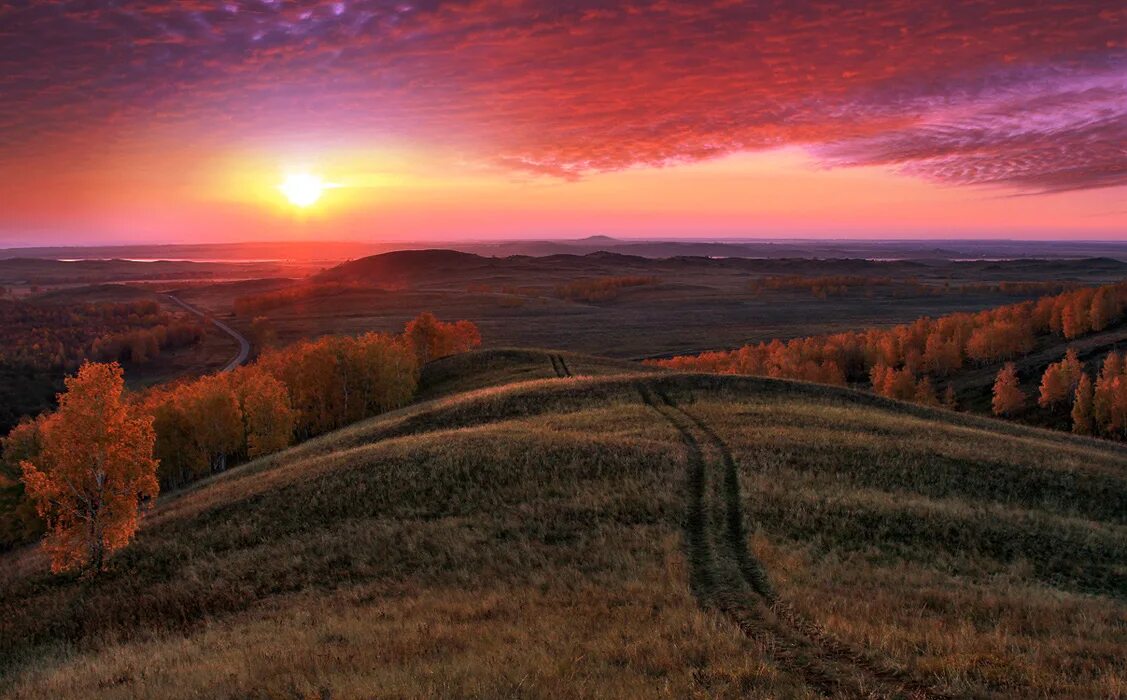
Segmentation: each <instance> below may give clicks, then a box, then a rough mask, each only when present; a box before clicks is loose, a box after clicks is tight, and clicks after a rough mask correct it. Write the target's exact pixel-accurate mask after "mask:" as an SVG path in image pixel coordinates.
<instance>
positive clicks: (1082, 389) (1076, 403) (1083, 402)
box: [1072, 372, 1093, 435]
mask: <svg viewBox="0 0 1127 700" xmlns="http://www.w3.org/2000/svg"><path fill="white" fill-rule="evenodd" d="M1092 399H1093V397H1092V380H1091V379H1090V378H1089V377H1088V373H1087V372H1082V373H1081V374H1080V381H1079V382H1077V383H1076V396H1075V397H1074V398H1073V400H1072V432H1074V433H1076V434H1077V435H1091V434H1092Z"/></svg>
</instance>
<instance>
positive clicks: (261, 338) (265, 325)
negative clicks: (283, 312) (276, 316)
mask: <svg viewBox="0 0 1127 700" xmlns="http://www.w3.org/2000/svg"><path fill="white" fill-rule="evenodd" d="M250 337H251V338H252V339H253V340H254V345H255V347H256V348H258V349H259V352H261V351H262V349H264V348H272V347H274V346H275V345H277V344H278V331H277V330H275V328H274V324H273V323H271V322H270V319H268V318H266V317H265V316H255V317H254V320H253V321H251V322H250Z"/></svg>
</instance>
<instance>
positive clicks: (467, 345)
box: [403, 311, 481, 365]
mask: <svg viewBox="0 0 1127 700" xmlns="http://www.w3.org/2000/svg"><path fill="white" fill-rule="evenodd" d="M403 336H404V338H406V340H407V344H408V345H410V346H411V348H412V349H414V351H415V356H416V357H417V358H418V360H419V365H424V364H426V363H427V362H430V361H431V360H436V359H438V358H440V357H445V356H447V355H453V354H455V353H459V352H465V351H467V350H471V349H473V348H476V347H477V346H479V345H481V333H480V332H479V331H478V329H477V326H476V325H475V324H474V323H473V322H471V321H458V322H457V323H444V322H442V321H439V320H438V318H436V317H435V315H434V314H432V313H431V312H429V311H424V312H423V313H421V314H419V315H418V316H416V317H415V318H413V319H412V320H410V321H408V322H407V326H406V328H404V330H403Z"/></svg>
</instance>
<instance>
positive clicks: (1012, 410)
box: [992, 348, 1127, 440]
mask: <svg viewBox="0 0 1127 700" xmlns="http://www.w3.org/2000/svg"><path fill="white" fill-rule="evenodd" d="M1099 367H1100V370H1099V372H1098V373H1097V374H1096V379H1095V381H1094V382H1093V381H1092V377H1091V375H1090V374H1089V373H1088V372H1087V371H1085V368H1084V364H1083V363H1082V362H1081V361H1080V357H1079V355H1078V354H1077V352H1076V350H1074V349H1072V348H1069V349H1068V351H1067V352H1066V353H1065V356H1064V358H1063V359H1061V360H1060V361H1058V362H1054V363H1052V364H1050V365H1049V366H1048V367H1046V368H1045V371H1044V373H1043V374H1042V375H1041V383H1040V386H1039V387H1038V392H1037V401H1036V403H1037V406H1038V407H1040V408H1042V409H1044V410H1047V411H1050V412H1051V413H1054V414H1060V413H1065V414H1066V415H1067V416H1068V417H1069V419H1070V421H1071V424H1072V432H1074V433H1076V434H1078V435H1100V436H1103V437H1108V438H1112V439H1117V440H1124V439H1127V362H1125V361H1124V357H1123V356H1122V355H1121V354H1119V353H1118V352H1115V351H1112V352H1109V353H1108V354H1107V355H1106V356H1105V357H1104V359H1103V362H1102V363H1099ZM1030 398H1031V397H1029V396H1026V394H1025V392H1024V391H1022V389H1021V382H1020V379H1019V377H1018V375H1017V369H1016V367H1014V365H1013V363H1012V362H1008V363H1006V364H1005V366H1003V367H1002V369H1001V370H1000V371H999V372H998V375H997V377H995V379H994V387H993V398H992V408H993V411H994V413H995V415H1003V416H1013V415H1017V414H1019V413H1021V412H1022V411H1024V410H1026V409H1028V408H1029V403H1030Z"/></svg>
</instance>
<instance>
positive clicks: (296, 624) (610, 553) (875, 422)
mask: <svg viewBox="0 0 1127 700" xmlns="http://www.w3.org/2000/svg"><path fill="white" fill-rule="evenodd" d="M446 259H447V260H450V261H453V260H456V259H454V258H446ZM630 369H631V366H630V365H629V364H626V363H621V362H616V361H609V360H602V359H599V358H591V357H587V356H583V355H576V354H571V353H557V352H553V351H547V350H520V349H509V350H503V351H495V352H493V351H482V352H477V353H472V354H467V355H465V356H459V357H451V358H447V359H445V360H441V361H439V362H436V363H433V364H432V365H428V366H427V367H426V368H425V370H424V385H425V387H426V389H425V391H427V392H429V393H428V394H427V396H429V397H430V400H424V401H421V402H420V403H417V404H415V405H413V406H409V407H407V408H405V409H403V410H400V411H396V412H393V413H388V414H385V415H383V416H380V417H377V418H375V419H372V420H368V421H364V422H361V423H358V424H356V425H353V426H351V427H349V428H346V429H344V430H341V431H338V432H335V433H331V434H328V435H325V436H323V437H320V438H317V439H315V440H311V441H309V442H306V443H303V444H301V445H297V446H295V447H293V448H291V449H289V450H287V451H284V452H281V453H278V454H276V455H272V456H270V457H268V458H264V459H260V460H257V461H254V462H251V463H249V464H246V465H245V466H242V467H240V468H237V469H234V470H231V471H229V472H226V473H224V474H221V475H218V476H216V477H213V478H211V479H210V480H206V481H204V482H200V483H198V484H197V485H196V486H194V487H192V488H190V489H188V490H185V491H182V492H179V493H173V494H169V495H166V496H163V497H162V498H161V499H160V500H159V501H158V502H157V504H156V507H155V508H154V510H153V511H152V513H151V514H150V515H149V516H148V517H147V519H146V520H145V521H144V524H143V528H142V530H141V532H140V534H139V536H138V538H137V539H136V541H135V542H133V543H132V544H131V545H130V546H129V547H127V548H126V549H125V550H123V551H122V552H120V553H119V554H118V555H116V556H114V557H113V559H112V560H111V562H110V568H109V570H108V571H107V572H106V573H105V574H104V575H102V576H100V577H98V578H96V579H94V580H90V581H84V580H72V579H68V578H58V577H51V576H49V575H47V574H45V573H43V569H44V568H45V563H44V561H43V559H42V557H41V556H40V555H38V554H37V553H35V552H34V551H30V550H26V551H23V552H17V553H14V554H9V555H6V556H5V557H4V558H2V559H0V694H3V695H5V696H6V697H17V698H46V697H51V698H60V699H63V700H65V699H67V698H86V697H138V696H140V697H165V698H188V697H241V696H248V695H250V696H255V697H332V698H338V697H340V698H346V697H348V698H351V697H411V698H419V697H434V698H438V697H451V696H456V697H515V696H520V697H559V696H584V697H589V696H599V697H608V698H633V697H677V698H680V697H754V698H777V697H795V698H812V697H906V698H907V697H914V698H944V697H988V696H999V697H1002V696H1004V697H1061V698H1064V697H1069V698H1071V697H1114V696H1115V694H1116V689H1118V688H1122V687H1123V684H1124V681H1125V679H1127V667H1125V665H1124V660H1123V656H1122V654H1121V650H1122V646H1123V643H1124V637H1123V634H1124V632H1123V626H1122V621H1123V614H1124V609H1125V608H1124V606H1125V604H1127V596H1125V592H1127V578H1125V577H1127V571H1125V570H1124V568H1123V562H1124V561H1127V448H1125V447H1123V446H1121V445H1115V444H1111V443H1106V442H1101V441H1097V440H1090V439H1083V438H1077V437H1074V436H1071V435H1067V434H1062V433H1051V432H1046V431H1040V430H1036V429H1031V428H1025V427H1021V426H1016V425H1012V424H1007V423H1003V422H999V421H993V420H988V419H981V418H975V417H971V416H967V415H962V414H954V413H949V412H946V411H942V410H938V409H928V408H923V407H919V406H914V405H909V404H903V403H899V402H895V401H891V400H885V399H881V398H878V397H875V396H872V395H868V394H863V393H858V392H853V391H849V390H846V389H836V388H830V387H824V386H817V385H811V384H804V383H796V382H788V381H779V380H771V379H763V378H751V377H737V376H715V375H709V376H704V375H692V374H674V373H665V372H649V373H639V372H630V371H629V370H630Z"/></svg>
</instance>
